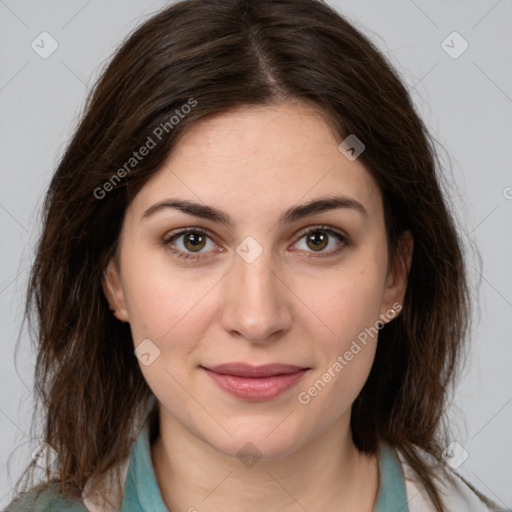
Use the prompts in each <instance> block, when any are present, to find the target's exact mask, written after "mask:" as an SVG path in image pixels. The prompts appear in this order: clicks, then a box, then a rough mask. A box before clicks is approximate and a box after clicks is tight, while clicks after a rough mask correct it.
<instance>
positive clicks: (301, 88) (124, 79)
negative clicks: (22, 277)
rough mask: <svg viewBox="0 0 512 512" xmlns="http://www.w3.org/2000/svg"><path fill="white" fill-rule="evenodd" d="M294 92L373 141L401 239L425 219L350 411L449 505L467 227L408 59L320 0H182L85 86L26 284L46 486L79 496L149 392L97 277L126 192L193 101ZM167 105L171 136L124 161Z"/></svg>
mask: <svg viewBox="0 0 512 512" xmlns="http://www.w3.org/2000/svg"><path fill="white" fill-rule="evenodd" d="M191 98H193V100H194V101H195V102H196V103H195V106H194V108H192V109H190V111H188V113H187V114H186V115H183V116H180V121H179V123H177V124H175V125H174V124H173V125H172V128H171V124H172V123H171V124H169V118H170V116H171V115H173V113H175V112H176V111H177V110H180V109H181V107H182V106H183V105H185V104H187V102H188V103H189V104H191V102H190V99H191ZM292 98H293V99H302V100H309V101H310V102H314V104H316V105H317V106H318V108H319V111H321V112H325V114H326V115H327V116H328V119H329V120H330V122H331V123H332V126H333V128H334V129H335V130H336V133H337V134H338V135H339V137H340V142H341V141H342V140H343V139H344V138H345V137H346V136H347V135H349V134H355V135H356V136H357V137H358V138H359V139H360V140H361V141H363V143H364V144H365V145H366V149H365V151H364V152H363V153H362V154H361V155H360V156H359V158H360V160H361V161H362V162H363V163H364V164H365V165H366V166H367V168H368V169H369V170H370V172H371V173H372V175H373V177H374V179H375V180H376V182H377V183H378V185H379V188H380V191H381V193H382V196H383V201H384V207H385V221H386V231H387V237H388V242H389V247H390V255H391V256H392V257H395V255H396V254H397V252H396V249H397V244H398V241H399V237H400V235H401V234H402V233H403V232H404V231H405V230H410V231H411V233H412V235H413V237H414V241H415V244H414V254H413V259H412V264H411V268H410V271H409V276H408V288H407V292H406V296H405V300H404V304H403V310H402V312H401V314H400V316H399V317H398V318H396V319H395V320H394V321H392V322H390V323H388V324H387V325H386V326H385V327H383V328H382V330H381V331H380V334H379V343H378V349H377V354H376V359H375V363H374V365H373V368H372V370H371V373H370V376H369V378H368V380H367V382H366V384H365V386H364V388H363V389H362V391H361V393H360V396H359V397H358V398H357V400H356V402H355V403H354V404H353V407H352V420H351V428H352V432H353V438H354V442H355V443H356V446H357V447H358V448H359V450H361V451H363V452H369V453H375V452H376V450H377V446H378V443H379V442H380V441H385V442H387V443H389V444H390V445H391V446H393V447H396V448H398V449H400V450H401V451H402V453H403V454H404V456H405V458H406V460H407V462H408V463H409V464H410V465H411V466H412V467H413V468H414V469H415V470H416V472H417V473H418V475H419V477H420V478H421V481H422V483H423V484H424V485H425V488H426V490H427V492H428V495H429V496H430V498H431V500H432V502H433V503H434V504H435V508H436V510H437V511H438V512H442V511H443V510H445V509H444V507H443V505H442V501H441V497H440V493H439V491H438V489H437V487H436V483H435V481H436V479H441V478H442V477H441V475H442V472H443V471H444V469H443V465H442V457H441V454H442V451H443V448H444V447H445V446H446V444H447V432H446V430H447V428H446V425H445V421H444V412H445V407H446V402H447V396H448V392H449V391H450V390H451V389H452V385H453V382H454V377H455V376H456V373H457V369H458V368H459V363H460V362H461V361H462V360H463V357H462V356H463V351H462V348H463V342H464V339H465V338H466V334H467V330H468V328H469V321H468V318H469V316H470V315H469V305H470V304H469V294H468V285H467V280H466V271H465V266H464V261H463V256H462V243H461V239H460V238H459V235H458V232H457V230H456V227H455V224H454V220H453V219H454V217H453V216H452V214H451V213H450V208H449V206H448V205H447V203H446V200H445V198H444V195H443V192H442V190H441V184H440V176H439V175H438V170H439V168H440V167H441V165H440V163H439V159H438V157H437V156H436V151H435V147H434V144H433V141H432V140H433V139H432V138H431V136H430V135H429V134H428V132H427V130H426V128H425V126H424V124H423V122H422V121H421V119H420V118H419V116H418V114H417V113H416V111H415V109H414V107H413V104H412V101H411V97H410V96H409V93H408V91H407V90H406V88H405V87H404V85H403V84H402V83H401V81H400V79H399V77H398V74H397V72H396V71H394V70H393V67H392V65H391V64H390V63H389V62H388V61H387V59H386V58H385V57H384V56H383V55H382V54H381V53H380V52H379V51H378V50H377V49H376V47H375V46H374V45H373V44H372V43H371V42H370V41H369V39H367V37H365V36H364V35H363V34H362V33H361V32H359V31H358V30H357V29H356V28H354V26H353V25H352V24H350V23H349V22H348V21H346V20H345V19H344V18H343V17H342V16H340V15H339V14H338V13H337V12H336V11H334V10H333V9H332V8H330V7H329V6H327V5H326V4H325V3H323V2H321V1H317V0H250V1H249V0H245V1H244V0H215V1H211V2H205V1H203V0H185V1H182V2H179V3H176V4H174V5H172V6H170V7H168V8H166V9H165V10H163V11H161V12H159V13H157V15H155V16H153V17H152V18H151V19H149V20H148V21H146V22H145V23H143V24H142V25H141V26H140V27H139V28H138V29H137V30H136V31H135V32H134V33H133V34H131V35H130V36H129V38H128V39H127V40H126V41H125V42H124V43H123V44H122V45H121V47H120V48H119V49H118V51H117V52H116V54H115V55H114V57H113V59H112V60H111V62H110V64H109V65H108V66H107V67H106V69H105V70H104V71H103V73H102V76H101V77H100V79H99V80H98V82H97V83H96V85H95V87H94V88H93V90H92V91H91V93H90V95H89V97H88V99H87V102H86V105H85V111H84V114H83V116H82V118H81V121H80V123H79V126H78V127H77V129H76V132H75V133H74V135H73V137H72V139H71V141H70V143H69V146H68V147H67V149H66V151H65V154H64V155H63V157H62V159H61V160H60V163H59V165H58V168H57V170H56V172H55V174H54V176H53V179H52V181H51V184H50V187H49V190H48V193H47V195H46V199H45V203H44V212H43V216H44V217H43V219H44V224H43V231H42V234H41V237H40V240H39V245H38V249H37V255H36V258H35V263H34V265H33V268H32V271H31V277H30V283H29V289H28V297H27V304H26V316H27V318H29V319H31V318H33V317H35V320H36V322H35V325H34V322H32V323H31V325H33V327H34V330H35V333H36V336H37V340H38V346H37V365H36V369H35V382H36V385H35V391H36V396H37V399H38V401H40V403H41V406H42V408H43V414H44V418H45V424H44V441H46V442H47V443H49V444H50V446H52V447H53V448H54V449H55V450H56V452H57V454H58V459H57V461H56V462H55V463H54V464H53V465H52V468H54V469H53V471H55V472H54V474H53V475H50V472H49V471H48V472H47V473H46V480H47V482H44V483H43V484H42V485H40V486H39V487H37V489H43V488H44V487H45V486H46V487H47V486H48V485H50V483H52V484H54V485H56V486H57V489H58V490H59V492H61V493H62V494H67V495H73V496H77V497H79V496H80V494H81V492H82V490H83V489H84V487H85V485H86V483H88V482H100V479H101V477H102V476H103V475H104V474H105V473H106V472H107V471H109V470H112V469H114V468H116V467H118V466H119V465H120V462H121V461H122V460H123V459H124V458H125V457H127V456H128V455H129V453H130V450H131V448H132V444H133V441H134V436H135V432H136V430H135V429H134V427H133V425H134V421H135V419H136V418H138V417H144V416H145V415H146V414H147V411H148V410H149V405H151V399H152V392H151V390H150V389H149V387H148V386H147V384H146V382H145V380H144V378H143V376H142V373H141V371H140V369H139V365H138V362H137V359H136V357H135V356H134V347H133V342H132V339H131V333H130V329H129V325H128V324H125V323H122V322H119V321H118V320H116V319H115V318H114V317H113V315H112V314H111V312H110V311H109V305H108V303H107V301H106V299H105V297H104V295H103V292H102V287H101V279H102V274H103V271H104V268H105V266H106V264H107V262H108V260H109V258H110V257H111V256H112V255H113V254H114V253H115V250H116V246H117V240H118V235H119V232H120V228H121V224H122V221H123V216H124V212H125V210H126V208H127V206H128V204H129V202H130V200H131V198H132V197H133V196H134V194H136V193H137V191H138V190H140V188H141V187H142V186H143V185H144V183H145V182H146V181H147V180H148V179H149V178H150V177H151V176H152V175H153V173H154V172H155V171H156V170H157V169H159V168H160V167H161V165H162V164H163V162H164V161H165V160H166V158H168V156H169V153H170V151H171V150H172V148H173V147H174V146H175V145H176V142H177V140H178V137H179V135H180V134H181V133H183V132H184V130H185V129H186V128H187V127H189V126H192V125H193V124H194V123H195V122H196V121H198V120H199V119H202V118H204V117H205V116H207V115H210V114H214V113H219V112H223V111H228V110H231V109H234V108H236V107H239V106H243V105H255V104H271V103H276V102H280V101H284V100H286V99H292ZM180 112H183V111H181V110H180ZM176 115H178V113H176ZM164 123H167V125H166V126H168V130H167V131H166V132H165V133H164V135H165V136H164V137H162V138H161V140H159V141H158V143H157V144H156V145H155V147H154V148H152V149H151V151H149V153H148V154H147V155H146V156H145V157H144V158H143V159H141V160H140V161H137V164H136V165H135V166H133V168H130V169H129V172H128V171H127V172H124V173H123V172H120V170H121V169H122V168H123V165H125V164H126V162H127V161H129V159H130V158H131V157H132V154H133V151H134V150H136V149H137V148H139V147H140V146H141V145H142V144H143V143H144V142H145V141H146V140H147V137H148V136H149V135H151V134H154V133H155V130H156V129H157V128H158V127H161V126H162V125H163V124H164ZM125 170H126V167H125ZM114 175H117V176H118V178H119V179H118V180H117V179H116V180H115V183H114V182H113V181H112V179H113V176H114ZM107 182H109V183H111V185H112V186H107V187H106V188H105V183H107ZM106 189H108V193H105V194H103V192H101V190H103V191H105V190H106ZM99 191H100V192H99ZM98 196H102V197H98ZM154 412H155V409H154V408H153V409H152V413H153V414H154ZM35 414H37V407H36V412H35ZM422 452H423V455H422ZM425 454H426V455H429V456H430V457H425V456H424V455H425ZM34 465H35V462H32V463H31V464H30V465H29V467H28V468H27V469H26V470H25V473H28V472H29V470H30V469H31V468H33V467H34ZM98 485H99V483H98Z"/></svg>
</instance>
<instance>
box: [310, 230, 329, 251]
mask: <svg viewBox="0 0 512 512" xmlns="http://www.w3.org/2000/svg"><path fill="white" fill-rule="evenodd" d="M328 242H329V235H327V234H326V233H325V232H324V231H313V232H312V233H309V234H308V235H306V243H307V244H308V247H309V248H310V249H313V250H315V251H317V250H320V251H321V250H323V249H325V248H326V247H327V244H328Z"/></svg>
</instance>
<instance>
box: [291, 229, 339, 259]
mask: <svg viewBox="0 0 512 512" xmlns="http://www.w3.org/2000/svg"><path fill="white" fill-rule="evenodd" d="M302 240H304V244H303V247H300V246H299V245H300V242H301V241H302ZM336 241H337V242H336ZM347 245H348V239H347V237H345V236H344V235H342V234H341V233H338V232H337V231H334V230H333V229H330V228H329V227H327V226H314V227H312V228H309V229H308V230H307V231H305V232H303V233H302V236H301V237H300V239H299V242H297V244H296V247H298V248H299V249H301V250H305V251H307V252H316V253H326V254H321V257H323V256H332V255H333V254H337V253H338V252H339V251H341V250H342V249H343V248H344V247H345V246H347ZM327 247H330V250H324V249H326V248H327Z"/></svg>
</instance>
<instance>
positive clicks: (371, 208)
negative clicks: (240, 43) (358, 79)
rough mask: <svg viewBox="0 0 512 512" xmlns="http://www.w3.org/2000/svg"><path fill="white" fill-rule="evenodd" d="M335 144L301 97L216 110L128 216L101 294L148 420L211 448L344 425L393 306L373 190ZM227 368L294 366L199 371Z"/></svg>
mask: <svg viewBox="0 0 512 512" xmlns="http://www.w3.org/2000/svg"><path fill="white" fill-rule="evenodd" d="M340 142H341V140H338V139H337V138H336V136H335V135H334V134H333V133H332V131H331V130H330V129H329V126H328V125H327V123H326V122H325V121H324V119H323V118H322V117H321V116H320V115H319V114H318V113H316V112H315V110H314V109H313V108H312V107H311V105H308V104H306V103H286V104H281V105H279V106H258V107H253V106H250V107H249V106H248V107H243V108H240V109H238V110H237V111H234V112H231V113H222V114H219V115H216V116H214V117H211V118H209V119H205V120H203V121H201V122H199V123H196V124H195V125H194V126H192V127H191V128H190V129H189V130H188V131H187V132H185V134H184V136H183V138H182V139H181V140H180V142H179V143H178V145H177V146H176V148H175V150H174V151H173V153H172V155H171V156H170V157H169V159H168V160H167V162H166V163H165V165H164V166H162V168H161V169H160V170H159V171H158V172H157V173H156V174H155V175H154V176H153V177H152V178H151V179H150V180H149V181H148V182H147V183H146V185H145V186H144V187H143V188H142V189H141V190H140V192H139V193H138V194H137V196H136V197H135V198H134V200H133V201H132V203H131V204H130V206H129V207H128V209H127V211H126V215H125V218H124V223H123V226H122V232H121V238H120V246H119V266H117V265H116V264H115V263H114V262H113V261H112V262H111V263H110V264H109V266H108V268H107V272H106V274H105V275H106V280H105V281H104V283H103V284H104V290H105V293H106V295H107V297H108V299H109V301H110V304H111V305H112V306H113V307H116V313H115V315H116V317H117V318H118V319H119V320H121V321H126V322H129V323H130V327H131V332H132V335H133V341H134V347H136V348H137V357H138V358H139V365H140V368H141V371H142V373H143V375H144V378H145V379H146V381H147V383H148V385H149V387H150V388H151V390H152V391H153V393H154V394H155V396H156V398H157V399H158V401H159V404H160V414H161V417H162V420H163V421H167V424H168V425H174V428H177V429H183V432H187V433H191V434H192V435H193V436H195V438H198V439H200V440H201V441H204V442H206V443H207V444H209V445H210V446H212V447H214V448H216V449H217V450H220V451H221V452H223V453H226V454H229V455H236V454H237V453H238V452H239V450H240V449H241V448H243V447H245V448H244V449H245V450H247V449H249V448H248V447H252V448H251V449H253V450H254V451H255V452H257V453H258V454H260V456H263V457H269V458H279V457H283V456H285V455H288V454H291V453H293V452H294V451H296V450H298V449H299V448H301V447H303V446H305V445H306V444H308V443H312V442H313V441H315V440H318V439H320V438H321V436H322V435H324V434H327V433H328V432H335V431H337V432H343V431H345V432H346V431H347V429H348V425H349V419H350V407H351V405H352V403H353V401H354V400H355V398H356V397H357V395H358V394H359V392H360V390H361V388H362V387H363V385H364V383H365V381H366V379H367V377H368V374H369V371H370V369H371V366H372V363H373V360H374V355H375V349H376V343H377V335H376V332H377V329H376V327H377V328H378V327H379V320H382V321H383V323H386V322H387V321H389V320H391V318H392V317H393V313H392V312H391V309H392V308H394V309H395V312H396V313H398V311H399V310H400V308H401V305H400V304H401V303H402V299H403V294H404V291H405V277H406V276H405V272H406V270H405V268H404V266H403V265H401V264H400V263H399V262H398V261H397V262H396V264H393V265H389V268H388V258H387V254H388V252H387V243H386V235H385V226H384V214H383V204H382V198H381V195H380V192H379V190H378V188H377V186H376V183H375V182H374V180H373V178H372V177H371V175H370V174H369V172H368V171H367V170H366V168H365V167H364V166H363V164H362V163H361V162H360V161H359V160H358V159H355V160H353V161H351V160H349V159H348V158H347V157H346V156H344V154H342V152H341V151H340V150H339V149H338V145H339V144H340ZM363 142H365V143H366V144H368V143H369V141H363ZM335 198H336V199H337V201H338V202H337V205H336V204H334V203H332V204H331V203H329V204H328V203H327V202H330V201H333V200H334V199H335ZM317 201H324V202H320V203H318V204H317V205H316V206H312V207H311V206H310V207H308V206H307V205H311V204H314V203H315V202H317ZM178 202H179V205H181V207H177V206H172V204H175V205H176V204H177V203H178ZM166 203H167V205H166ZM290 212H291V213H290ZM185 229H187V230H190V232H189V233H188V234H187V233H183V232H182V231H183V230H185ZM308 232H309V235H308V234H307V233H308ZM141 343H142V345H141ZM139 345H140V347H139ZM230 363H235V364H245V365H250V366H253V367H254V366H261V365H269V364H270V365H273V364H283V365H293V366H294V367H297V368H296V369H293V368H291V369H290V368H284V369H283V368H277V367H274V368H272V367H270V369H267V370H268V373H269V374H270V375H267V376H266V377H261V375H260V377H254V376H253V377H251V376H247V375H243V376H240V375H238V376H231V377H230V376H229V375H226V374H224V376H221V375H220V373H216V372H213V371H212V370H211V369H212V368H214V367H216V366H218V365H226V364H230ZM299 369H300V370H299ZM237 370H240V368H233V367H226V368H224V370H222V369H220V370H218V371H219V372H222V371H224V372H227V374H231V375H233V374H236V373H237ZM242 370H243V368H242ZM283 371H284V372H291V373H288V374H287V375H281V376H278V375H277V374H279V373H281V372H283ZM238 373H240V372H238ZM241 373H243V371H242V372H241ZM336 429H338V430H336ZM247 443H251V444H247Z"/></svg>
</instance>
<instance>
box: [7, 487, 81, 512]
mask: <svg viewBox="0 0 512 512" xmlns="http://www.w3.org/2000/svg"><path fill="white" fill-rule="evenodd" d="M60 510H65V511H66V512H87V508H86V507H85V505H84V504H83V502H82V501H81V500H79V499H78V498H69V497H65V496H62V495H61V494H59V493H58V492H56V491H55V490H54V489H51V488H48V489H45V490H43V491H40V492H38V491H36V490H31V491H29V492H27V493H25V494H22V495H21V496H20V497H18V498H17V499H16V500H15V501H13V502H11V503H10V504H9V505H8V506H7V508H6V509H4V512H50V511H52V512H53V511H55V512H58V511H60Z"/></svg>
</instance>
